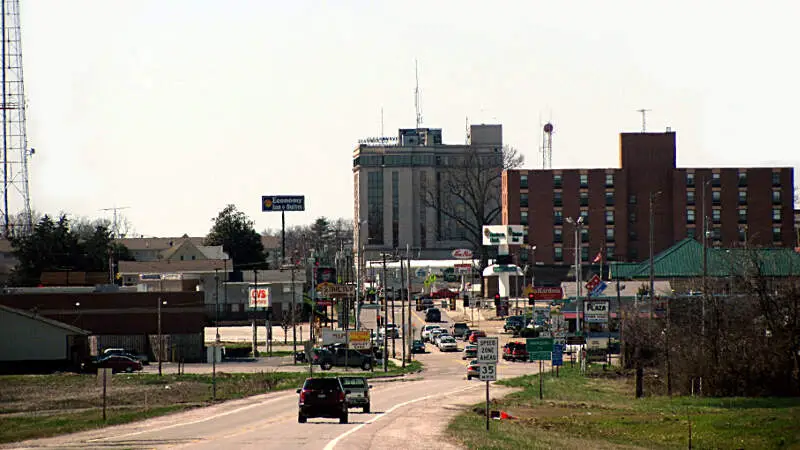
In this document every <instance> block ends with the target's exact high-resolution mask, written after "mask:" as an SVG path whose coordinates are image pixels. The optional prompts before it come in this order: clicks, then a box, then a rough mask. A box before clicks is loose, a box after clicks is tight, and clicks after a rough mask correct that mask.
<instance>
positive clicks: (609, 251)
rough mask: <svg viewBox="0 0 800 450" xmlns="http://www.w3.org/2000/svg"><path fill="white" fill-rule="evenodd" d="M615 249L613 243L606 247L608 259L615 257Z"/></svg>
mask: <svg viewBox="0 0 800 450" xmlns="http://www.w3.org/2000/svg"><path fill="white" fill-rule="evenodd" d="M615 250H616V248H614V246H613V245H609V246H607V247H606V259H607V260H609V261H610V260H612V259H614V251H615Z"/></svg>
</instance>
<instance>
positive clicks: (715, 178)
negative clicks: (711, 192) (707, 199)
mask: <svg viewBox="0 0 800 450" xmlns="http://www.w3.org/2000/svg"><path fill="white" fill-rule="evenodd" d="M719 185H720V179H719V172H716V173H712V174H711V186H714V187H719Z"/></svg>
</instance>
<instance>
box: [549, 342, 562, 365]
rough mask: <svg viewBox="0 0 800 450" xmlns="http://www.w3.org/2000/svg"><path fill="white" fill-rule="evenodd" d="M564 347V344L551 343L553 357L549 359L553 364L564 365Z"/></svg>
mask: <svg viewBox="0 0 800 450" xmlns="http://www.w3.org/2000/svg"><path fill="white" fill-rule="evenodd" d="M564 347H565V345H564V344H553V359H552V360H551V364H552V365H553V366H563V365H564Z"/></svg>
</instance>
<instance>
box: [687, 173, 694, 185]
mask: <svg viewBox="0 0 800 450" xmlns="http://www.w3.org/2000/svg"><path fill="white" fill-rule="evenodd" d="M686 186H688V187H692V186H694V172H686Z"/></svg>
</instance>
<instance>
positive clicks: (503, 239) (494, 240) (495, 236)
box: [483, 225, 528, 245]
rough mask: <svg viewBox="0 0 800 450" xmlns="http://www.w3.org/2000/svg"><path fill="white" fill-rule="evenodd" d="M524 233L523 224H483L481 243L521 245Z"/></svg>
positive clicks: (526, 230)
mask: <svg viewBox="0 0 800 450" xmlns="http://www.w3.org/2000/svg"><path fill="white" fill-rule="evenodd" d="M526 234H528V227H527V226H525V225H484V226H483V245H522V243H523V242H522V241H523V240H524V238H525V235H526Z"/></svg>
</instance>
